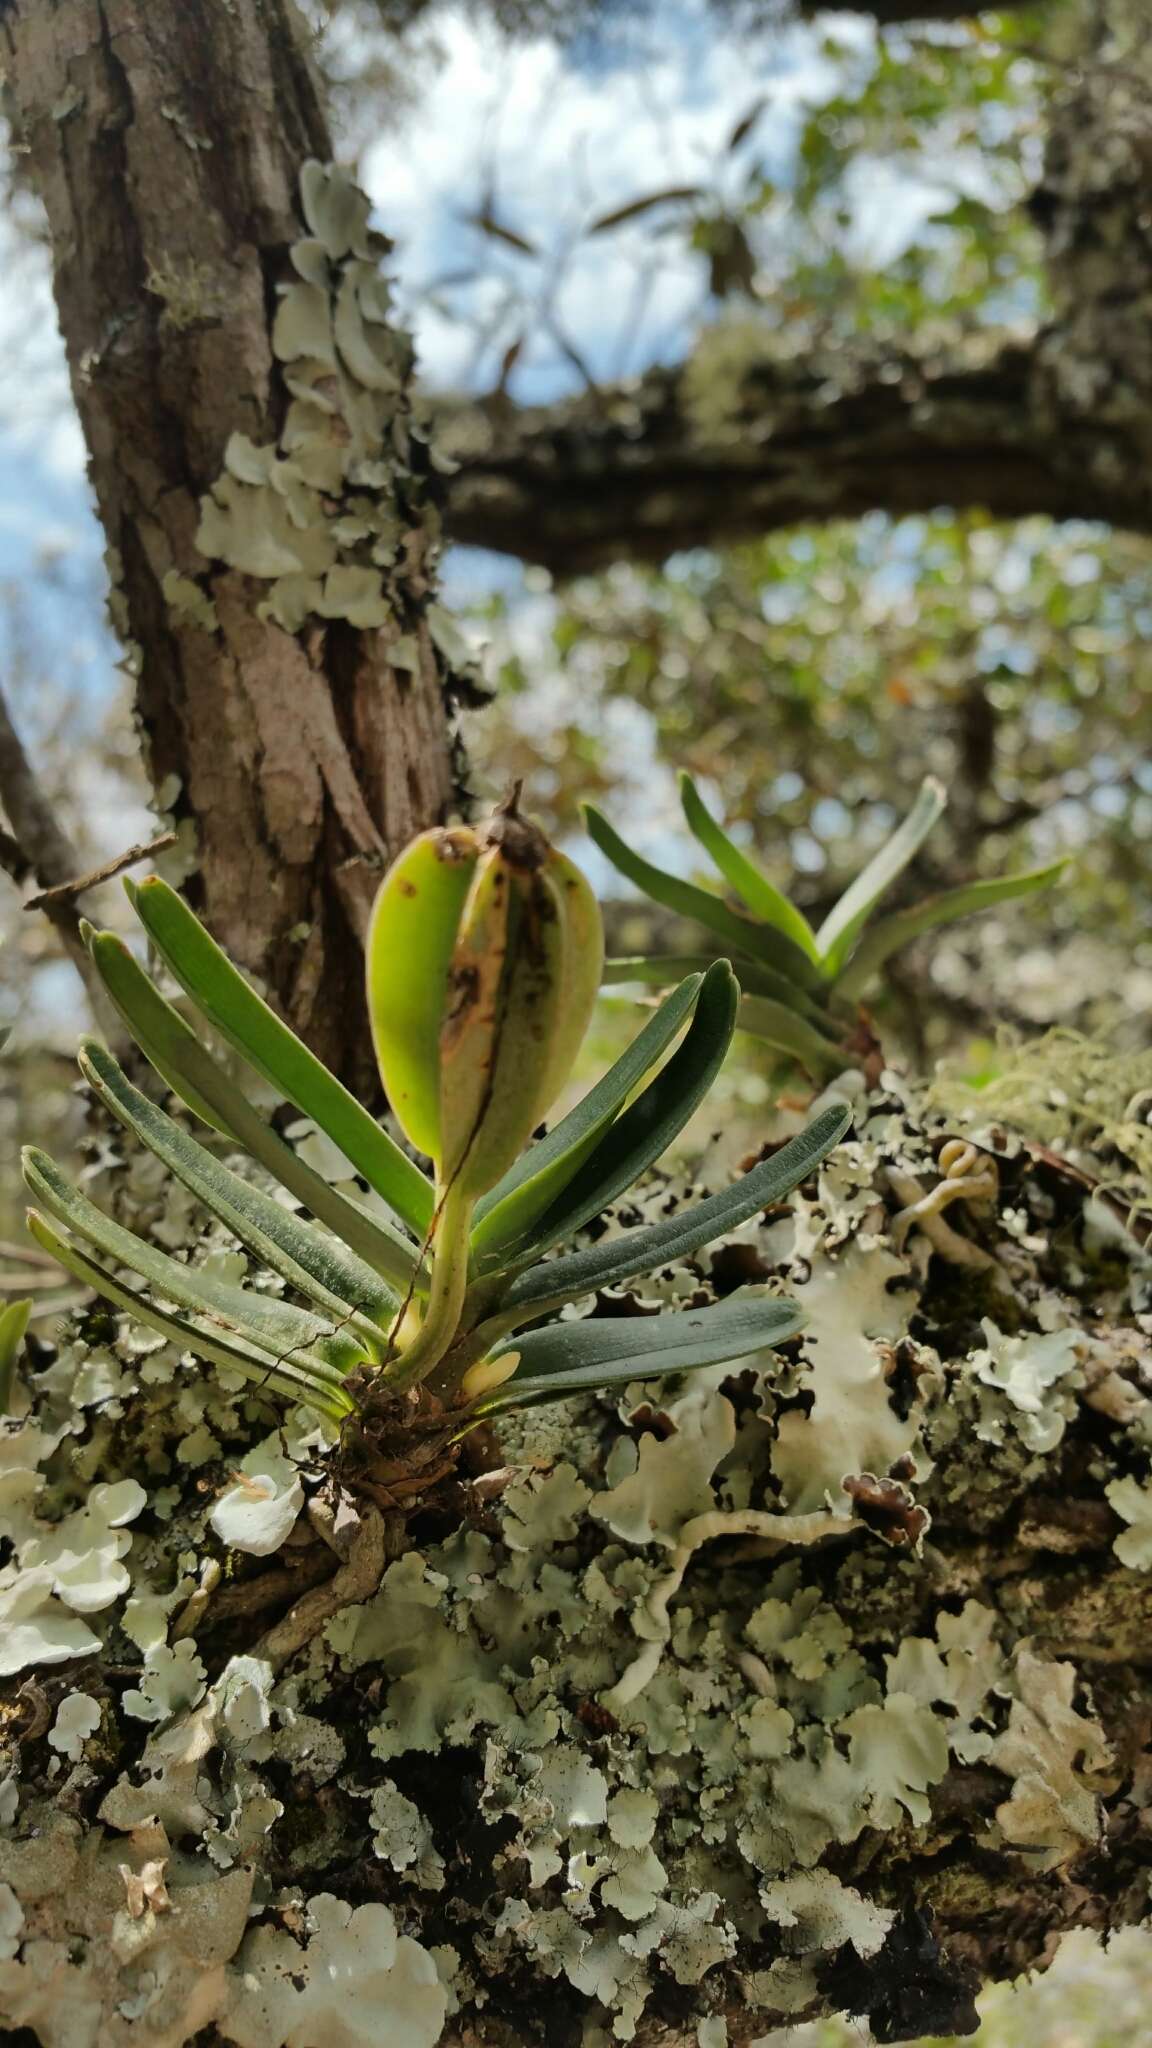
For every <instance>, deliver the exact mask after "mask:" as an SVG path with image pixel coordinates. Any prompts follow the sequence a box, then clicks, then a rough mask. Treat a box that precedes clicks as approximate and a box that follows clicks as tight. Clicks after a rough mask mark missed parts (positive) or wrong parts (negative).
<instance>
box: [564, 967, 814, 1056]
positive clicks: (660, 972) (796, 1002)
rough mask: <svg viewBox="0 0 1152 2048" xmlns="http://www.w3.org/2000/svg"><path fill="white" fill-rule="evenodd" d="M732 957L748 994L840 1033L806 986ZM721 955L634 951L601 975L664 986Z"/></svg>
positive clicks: (605, 981)
mask: <svg viewBox="0 0 1152 2048" xmlns="http://www.w3.org/2000/svg"><path fill="white" fill-rule="evenodd" d="M719 957H720V958H721V959H724V958H725V957H727V958H728V961H729V965H730V966H731V968H732V972H733V974H734V975H735V976H736V979H737V981H738V982H739V983H740V986H741V988H742V989H743V990H744V992H745V994H747V995H758V996H767V997H768V999H769V1000H770V1001H772V1002H775V1003H781V1004H783V1005H784V1007H785V1008H786V1009H790V1010H795V1011H796V1013H797V1015H798V1016H800V1017H804V1018H806V1019H807V1021H808V1023H809V1024H811V1025H812V1027H813V1029H814V1030H816V1031H822V1032H824V1034H825V1036H826V1037H828V1038H831V1039H835V1037H836V1030H837V1027H836V1024H835V1022H834V1021H833V1019H832V1017H830V1016H829V1014H828V1011H827V1010H826V1009H823V1008H822V1007H821V1005H820V1004H819V1003H818V1002H816V1001H815V1000H814V998H813V997H812V996H810V995H809V993H808V991H807V990H806V989H802V988H797V986H796V984H795V982H791V981H788V980H787V979H786V978H785V976H784V975H782V974H776V973H775V972H774V971H773V969H772V968H771V967H765V966H763V965H762V963H761V962H760V961H759V960H746V959H742V958H733V957H732V956H731V955H727V956H726V955H724V954H723V953H721V954H720V955H719ZM716 958H717V955H716V954H715V953H647V954H646V953H633V954H630V955H625V956H621V957H619V958H617V959H615V960H606V961H605V962H604V972H603V974H602V975H601V977H600V980H601V985H602V986H603V987H605V988H608V987H613V986H616V985H618V984H619V983H620V982H622V981H637V982H642V983H643V984H644V985H645V986H647V987H655V988H663V987H666V986H667V985H668V984H669V983H671V982H675V981H678V980H679V979H680V976H681V975H682V974H693V973H701V974H702V973H705V972H706V971H707V969H708V968H709V967H711V965H712V962H713V961H714V960H715V959H716Z"/></svg>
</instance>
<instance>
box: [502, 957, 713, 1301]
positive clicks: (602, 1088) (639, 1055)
mask: <svg viewBox="0 0 1152 2048" xmlns="http://www.w3.org/2000/svg"><path fill="white" fill-rule="evenodd" d="M703 982H704V976H703V975H702V974H693V975H689V976H688V977H687V978H686V980H684V981H682V982H681V984H680V986H679V988H675V989H673V991H672V993H671V995H669V996H667V997H666V998H665V1000H664V1001H663V1002H662V1003H661V1005H660V1007H659V1009H658V1010H656V1011H655V1012H654V1013H653V1015H652V1016H651V1017H650V1018H649V1020H648V1022H647V1024H645V1026H644V1028H643V1030H642V1031H639V1032H637V1034H636V1037H635V1038H634V1039H633V1040H632V1043H631V1045H629V1046H628V1047H627V1049H626V1050H625V1051H624V1052H623V1053H621V1055H620V1058H619V1059H618V1060H617V1061H616V1062H615V1064H614V1065H613V1066H611V1067H610V1068H609V1069H608V1072H607V1073H606V1074H604V1075H602V1076H601V1078H600V1080H599V1081H597V1082H595V1083H594V1085H593V1086H592V1087H591V1088H590V1089H589V1090H588V1093H587V1094H586V1095H584V1096H582V1097H581V1100H580V1101H579V1102H578V1103H577V1104H576V1107H575V1108H574V1109H572V1110H569V1112H568V1115H567V1116H564V1117H561V1118H560V1120H559V1122H558V1123H556V1124H555V1125H554V1126H553V1128H552V1129H551V1130H550V1131H548V1132H547V1133H546V1134H545V1136H544V1137H543V1138H538V1139H537V1141H536V1143H535V1144H534V1145H530V1146H529V1148H528V1150H527V1151H526V1152H525V1153H523V1154H522V1156H521V1157H520V1158H519V1159H518V1160H517V1162H516V1164H515V1166H513V1167H512V1168H511V1169H510V1170H509V1172H507V1173H506V1174H505V1175H504V1178H503V1180H501V1181H498V1182H497V1184H496V1186H495V1187H494V1188H493V1189H492V1191H491V1193H490V1194H487V1195H485V1196H484V1197H483V1199H482V1200H481V1201H480V1202H479V1203H478V1204H477V1208H476V1217H477V1222H476V1227H475V1229H474V1231H473V1233H472V1248H473V1255H474V1257H475V1259H476V1260H477V1262H480V1261H482V1260H483V1259H485V1258H486V1257H491V1256H492V1255H493V1254H495V1253H496V1252H503V1253H506V1254H507V1253H508V1252H510V1250H511V1249H512V1248H513V1247H515V1246H517V1245H519V1244H521V1243H523V1242H524V1240H525V1238H526V1237H527V1235H528V1233H529V1230H530V1227H531V1225H532V1224H533V1223H534V1222H535V1220H536V1218H537V1217H538V1216H540V1215H541V1214H542V1213H543V1211H544V1210H545V1209H547V1208H548V1207H549V1206H550V1205H551V1203H553V1202H554V1201H555V1200H556V1199H557V1197H558V1196H559V1195H560V1193H561V1191H562V1190H563V1188H565V1187H566V1186H567V1184H568V1182H569V1181H570V1180H571V1178H572V1176H573V1174H574V1173H575V1172H576V1170H577V1168H578V1167H579V1166H581V1165H582V1164H583V1162H584V1160H585V1159H586V1158H587V1157H588V1155H589V1153H590V1152H591V1151H592V1149H593V1147H594V1146H595V1145H596V1144H597V1143H598V1141H599V1139H600V1138H601V1137H602V1136H603V1134H604V1132H605V1131H606V1130H607V1129H608V1128H609V1126H610V1125H611V1124H612V1123H613V1121H614V1120H615V1118H616V1116H617V1115H618V1113H619V1111H620V1110H621V1109H622V1108H623V1106H624V1104H625V1103H626V1102H627V1100H628V1097H629V1096H630V1095H631V1094H632V1092H633V1090H634V1089H636V1088H638V1087H639V1086H640V1083H641V1082H642V1081H643V1079H644V1077H645V1075H646V1074H648V1073H650V1072H651V1070H652V1068H653V1067H654V1066H655V1064H656V1062H657V1060H658V1059H660V1058H661V1057H662V1055H663V1054H664V1053H665V1052H667V1050H668V1047H669V1046H670V1045H671V1043H672V1041H673V1039H674V1038H675V1037H676V1036H677V1034H678V1032H679V1031H680V1030H681V1028H682V1026H683V1024H684V1022H685V1020H686V1019H687V1018H688V1017H689V1016H690V1015H691V1013H692V1010H693V1009H694V1007H695V1004H696V1000H697V997H698V996H699V993H700V990H701V987H702V986H703Z"/></svg>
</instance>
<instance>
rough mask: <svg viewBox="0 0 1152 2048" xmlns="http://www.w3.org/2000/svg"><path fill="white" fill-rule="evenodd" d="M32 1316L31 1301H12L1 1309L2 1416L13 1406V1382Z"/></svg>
mask: <svg viewBox="0 0 1152 2048" xmlns="http://www.w3.org/2000/svg"><path fill="white" fill-rule="evenodd" d="M31 1314H32V1302H31V1300H23V1301H10V1302H9V1303H8V1305H7V1307H6V1308H4V1309H0V1415H7V1413H8V1411H9V1409H10V1408H11V1406H12V1382H13V1380H14V1379H15V1377H16V1366H17V1362H18V1360H19V1357H20V1351H21V1348H22V1346H23V1343H24V1333H25V1331H26V1330H27V1328H28V1319H29V1317H30V1316H31Z"/></svg>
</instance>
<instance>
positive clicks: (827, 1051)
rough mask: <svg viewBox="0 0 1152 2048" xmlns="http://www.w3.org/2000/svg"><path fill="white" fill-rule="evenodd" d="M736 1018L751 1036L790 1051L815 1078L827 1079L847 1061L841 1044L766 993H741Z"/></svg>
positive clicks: (847, 1062)
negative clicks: (761, 994)
mask: <svg viewBox="0 0 1152 2048" xmlns="http://www.w3.org/2000/svg"><path fill="white" fill-rule="evenodd" d="M737 1022H738V1023H739V1024H740V1026H741V1028H742V1029H743V1030H745V1031H750V1032H751V1033H752V1035H753V1037H755V1038H762V1039H763V1040H764V1042H765V1044H767V1045H774V1046H777V1047H778V1048H779V1050H780V1051H781V1052H787V1053H791V1055H792V1058H793V1059H796V1060H799V1062H800V1064H801V1066H802V1067H803V1068H804V1069H805V1071H806V1072H807V1073H809V1074H811V1075H812V1077H813V1079H814V1080H816V1081H822V1080H826V1079H827V1078H828V1077H829V1076H830V1075H832V1074H842V1073H843V1071H844V1069H845V1067H846V1066H848V1065H849V1064H850V1061H849V1056H848V1054H847V1053H846V1052H845V1051H844V1050H843V1048H842V1047H841V1046H837V1045H835V1044H834V1043H832V1042H831V1041H830V1040H829V1039H827V1038H825V1037H824V1035H823V1033H821V1032H819V1031H816V1030H815V1029H814V1028H813V1026H812V1025H811V1024H809V1023H808V1021H807V1019H806V1018H804V1017H798V1016H797V1015H796V1012H795V1011H794V1010H786V1009H785V1008H784V1005H783V1003H773V1002H770V1001H769V999H768V998H767V997H766V996H744V997H743V999H742V1001H741V1004H740V1015H739V1018H738V1019H737Z"/></svg>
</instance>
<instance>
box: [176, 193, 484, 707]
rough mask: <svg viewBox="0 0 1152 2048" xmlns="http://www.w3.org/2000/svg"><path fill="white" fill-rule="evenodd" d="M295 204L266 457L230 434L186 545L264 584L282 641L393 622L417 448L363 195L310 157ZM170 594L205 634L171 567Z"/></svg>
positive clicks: (439, 619) (397, 335)
mask: <svg viewBox="0 0 1152 2048" xmlns="http://www.w3.org/2000/svg"><path fill="white" fill-rule="evenodd" d="M300 204H301V208H302V211H303V214H304V219H305V223H306V226H307V230H308V232H307V233H306V234H305V235H304V236H302V237H301V239H300V240H299V241H297V242H294V243H293V244H292V247H291V248H290V250H289V252H288V253H289V257H290V259H291V263H292V269H293V272H294V273H295V274H294V276H293V278H292V279H291V281H290V282H288V283H286V284H284V285H282V286H281V287H280V291H279V299H278V304H277V309H276V316H275V320H274V322H273V327H272V349H273V353H274V355H275V357H276V359H277V362H278V363H279V365H280V371H281V375H282V378H283V383H284V388H285V393H286V400H287V403H286V409H285V415H284V423H283V426H282V427H281V430H280V434H279V437H278V439H277V441H276V442H274V443H272V442H269V443H267V444H265V445H262V446H257V444H256V443H255V442H253V441H252V440H251V438H250V437H249V436H248V435H246V434H242V433H233V434H232V435H231V436H230V438H229V441H228V444H227V447H226V448H225V451H224V469H223V474H222V475H221V476H220V478H219V479H218V481H217V482H216V483H215V484H214V485H213V487H212V490H211V492H210V493H209V495H208V496H207V497H205V498H204V499H203V500H202V502H201V508H200V512H201V516H200V524H199V528H198V530H197V533H196V546H197V548H198V549H199V551H200V553H201V554H202V555H204V556H206V557H207V558H208V559H210V560H212V561H218V562H226V563H227V564H228V565H229V567H231V568H233V569H238V570H240V571H241V572H242V573H243V574H245V575H247V576H253V577H255V578H257V579H259V581H261V582H263V583H265V584H267V586H268V594H267V596H266V597H265V598H264V599H263V600H262V601H261V602H260V603H259V604H258V605H257V612H258V615H259V616H260V617H261V618H266V619H273V620H275V621H276V623H277V624H278V625H280V626H283V627H284V629H285V631H286V632H289V633H296V632H298V631H299V630H300V628H301V627H302V626H303V625H304V623H305V621H306V620H307V619H309V618H319V619H344V620H346V621H347V622H348V624H349V625H352V626H357V627H388V626H390V625H391V624H392V622H393V621H394V620H395V618H396V616H397V606H396V603H395V601H394V595H393V593H392V591H391V589H390V572H391V571H392V570H393V569H394V568H399V567H400V566H401V564H400V555H401V550H402V547H403V545H404V543H405V540H406V537H407V536H408V535H409V530H410V527H411V523H412V517H411V510H410V508H409V507H407V506H406V505H402V504H401V503H400V502H399V500H398V498H397V487H398V480H402V479H403V478H404V477H405V476H406V475H407V474H408V472H409V470H410V468H411V442H412V437H413V436H414V435H419V436H421V437H422V438H425V437H424V436H423V433H422V429H421V427H420V423H419V421H418V420H417V419H416V418H415V417H414V415H413V411H412V405H411V399H410V394H409V390H408V384H409V377H410V371H411V344H410V342H409V340H408V337H407V336H406V335H405V334H403V333H402V332H401V331H399V330H398V329H397V328H396V327H395V325H394V324H393V321H392V318H391V290H390V286H389V284H388V281H387V279H386V277H384V276H383V274H382V272H381V267H380V265H381V258H382V256H383V255H384V254H385V253H386V251H387V247H388V245H387V243H386V242H385V240H384V237H383V236H382V235H380V234H378V233H377V232H376V230H375V229H373V228H371V227H370V226H369V224H368V216H369V212H370V204H369V201H368V199H367V197H366V195H365V194H364V193H363V192H361V191H360V190H359V188H358V187H357V186H356V185H355V184H354V183H353V182H352V180H351V179H350V178H349V177H348V176H347V174H346V173H345V172H343V171H341V170H340V169H339V168H338V167H337V166H335V165H332V164H320V163H316V162H310V163H306V164H305V165H304V167H303V170H302V173H301V178H300ZM428 460H429V461H430V462H432V463H433V464H435V462H436V460H437V458H436V457H435V455H434V454H433V453H431V452H430V453H429V456H428ZM427 517H428V519H429V520H430V521H432V520H433V519H434V515H433V514H432V512H431V510H429V512H428V514H427ZM434 530H435V529H434V524H433V526H432V527H431V528H430V535H431V534H432V533H433V532H434ZM165 596H166V597H167V599H168V602H169V604H170V605H171V606H172V608H173V610H174V611H175V612H177V613H178V614H179V615H180V617H181V618H182V619H183V620H184V621H186V622H190V623H192V624H195V625H198V626H201V627H203V628H204V629H205V630H206V631H211V630H212V628H213V627H214V625H215V623H216V620H215V613H214V609H213V606H212V604H211V602H210V600H209V599H208V598H207V597H206V596H205V594H204V593H203V592H202V591H201V590H200V589H199V586H198V585H197V584H195V583H194V582H192V581H191V579H189V578H188V577H184V576H178V575H176V574H175V572H173V573H172V574H171V575H170V576H169V577H167V578H166V579H165ZM428 622H429V629H430V631H431V634H432V638H433V641H434V642H435V643H436V645H437V646H438V647H439V649H440V651H441V653H443V654H445V655H446V657H447V658H449V659H451V660H453V661H455V660H456V659H457V658H458V657H459V658H460V659H461V660H463V661H466V658H467V656H466V650H465V649H464V648H463V646H462V645H461V644H460V640H459V635H458V634H457V632H456V629H455V628H454V627H453V625H452V623H451V621H450V620H449V619H448V617H447V615H446V614H444V613H442V612H441V610H440V608H439V607H438V606H436V605H432V606H431V607H430V608H429V612H428ZM389 659H390V661H391V663H392V665H393V667H395V668H398V669H404V668H408V669H415V668H416V667H417V665H418V661H419V650H418V645H417V641H416V639H415V637H413V636H405V635H403V634H400V635H398V636H397V637H396V638H395V639H394V641H393V642H392V644H391V645H390V647H389Z"/></svg>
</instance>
